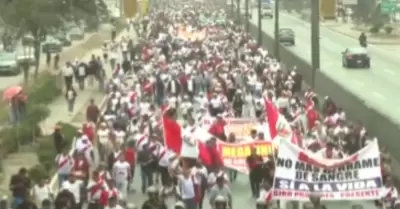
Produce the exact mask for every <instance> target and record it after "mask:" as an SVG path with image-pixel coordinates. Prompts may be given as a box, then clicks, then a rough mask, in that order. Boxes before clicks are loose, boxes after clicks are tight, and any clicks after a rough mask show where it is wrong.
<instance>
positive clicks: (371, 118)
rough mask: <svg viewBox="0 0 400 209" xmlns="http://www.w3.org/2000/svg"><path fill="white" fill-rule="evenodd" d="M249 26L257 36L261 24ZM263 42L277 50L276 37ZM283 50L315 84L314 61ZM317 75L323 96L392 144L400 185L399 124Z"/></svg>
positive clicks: (286, 60) (382, 143)
mask: <svg viewBox="0 0 400 209" xmlns="http://www.w3.org/2000/svg"><path fill="white" fill-rule="evenodd" d="M228 11H229V10H228ZM240 18H241V19H242V20H244V21H246V18H244V16H243V15H241V17H240ZM272 24H273V23H272ZM249 29H250V34H252V35H253V37H255V38H256V39H257V34H258V32H257V30H258V28H257V26H256V25H254V24H252V23H250V24H249ZM262 41H263V46H264V47H265V48H266V49H268V51H269V52H271V53H273V52H274V42H275V41H274V38H273V37H271V36H269V35H268V34H266V33H262ZM310 47H311V46H310ZM280 53H281V54H280V57H281V60H282V62H283V63H284V64H285V65H286V66H288V67H290V66H297V69H298V71H299V72H300V74H301V75H302V76H303V79H304V81H305V82H306V83H308V84H309V83H311V81H312V68H311V64H310V63H308V62H307V61H306V60H303V59H302V58H300V57H298V56H297V55H296V54H293V53H292V52H290V51H289V50H287V49H286V47H283V46H282V45H281V47H280ZM332 70H335V69H332ZM315 78H316V79H315V91H316V92H317V94H319V95H321V96H325V95H327V96H329V97H330V98H332V99H333V100H334V101H335V102H336V103H337V104H338V105H339V106H340V107H342V108H343V109H344V110H345V111H346V115H347V117H348V118H349V119H350V121H353V122H357V121H360V122H362V123H363V124H364V125H365V127H366V128H367V131H368V133H369V134H370V135H372V136H376V137H378V141H379V144H380V146H386V147H388V149H389V152H390V153H391V156H392V175H393V174H398V175H399V176H393V177H395V182H396V186H397V187H400V164H399V162H400V152H399V151H398V148H396V147H397V146H398V138H399V137H400V126H399V124H397V122H394V121H392V120H390V119H389V118H387V117H386V116H385V115H382V114H381V113H379V112H378V111H377V110H375V109H374V108H371V107H370V106H369V105H368V104H367V103H366V101H364V100H362V99H361V98H359V97H358V96H356V95H354V94H352V93H351V92H349V91H347V90H346V89H345V88H344V87H343V86H341V85H340V84H338V83H336V82H335V81H334V80H333V79H331V78H330V77H329V76H327V75H325V74H324V73H323V72H321V71H318V72H317V73H316V76H315ZM354 79H357V78H354ZM371 85H372V84H371Z"/></svg>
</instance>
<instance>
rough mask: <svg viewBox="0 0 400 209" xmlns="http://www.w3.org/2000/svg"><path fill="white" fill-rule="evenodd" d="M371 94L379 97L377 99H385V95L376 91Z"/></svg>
mask: <svg viewBox="0 0 400 209" xmlns="http://www.w3.org/2000/svg"><path fill="white" fill-rule="evenodd" d="M372 95H373V96H375V97H377V98H379V99H381V100H386V98H385V96H383V95H382V94H381V93H378V92H376V91H373V92H372Z"/></svg>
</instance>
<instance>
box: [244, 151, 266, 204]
mask: <svg viewBox="0 0 400 209" xmlns="http://www.w3.org/2000/svg"><path fill="white" fill-rule="evenodd" d="M256 151H257V150H256V148H254V147H253V148H252V149H251V155H250V156H248V157H247V159H246V162H247V166H248V168H249V171H250V173H249V180H250V188H251V192H252V194H253V197H254V198H257V197H258V196H259V194H260V183H261V177H262V173H261V165H262V164H263V158H262V156H260V155H258V154H257V152H256Z"/></svg>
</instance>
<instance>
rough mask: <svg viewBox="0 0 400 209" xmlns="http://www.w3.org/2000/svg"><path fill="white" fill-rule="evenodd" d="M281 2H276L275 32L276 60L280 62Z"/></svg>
mask: <svg viewBox="0 0 400 209" xmlns="http://www.w3.org/2000/svg"><path fill="white" fill-rule="evenodd" d="M279 3H280V1H279V0H276V1H275V14H274V16H275V30H274V36H275V58H276V60H278V61H280V52H279V48H280V42H279Z"/></svg>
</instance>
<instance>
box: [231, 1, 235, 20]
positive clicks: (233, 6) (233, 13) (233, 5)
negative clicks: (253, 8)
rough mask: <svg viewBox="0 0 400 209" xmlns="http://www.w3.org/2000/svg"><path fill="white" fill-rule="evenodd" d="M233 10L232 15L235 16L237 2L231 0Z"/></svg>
mask: <svg viewBox="0 0 400 209" xmlns="http://www.w3.org/2000/svg"><path fill="white" fill-rule="evenodd" d="M231 12H232V17H233V18H235V16H234V15H235V4H234V2H233V0H231Z"/></svg>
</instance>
